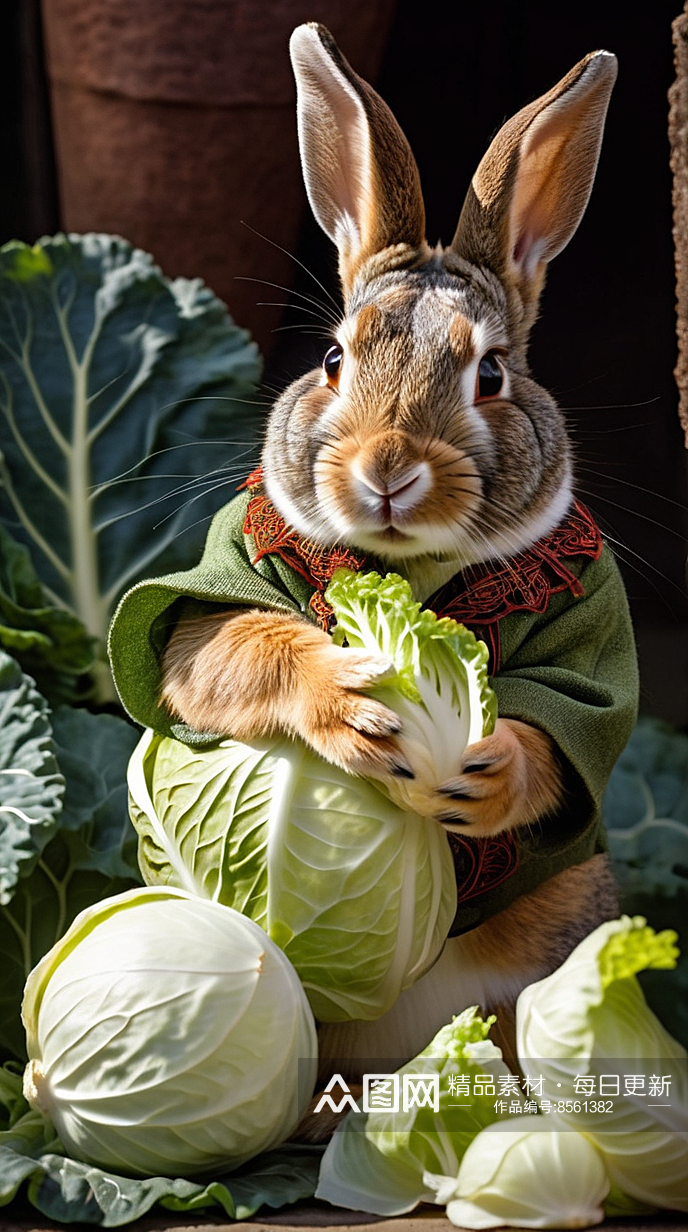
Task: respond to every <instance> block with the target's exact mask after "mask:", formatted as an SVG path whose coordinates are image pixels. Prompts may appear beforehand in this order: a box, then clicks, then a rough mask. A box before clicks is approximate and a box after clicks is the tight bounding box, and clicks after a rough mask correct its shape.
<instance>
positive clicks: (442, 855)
mask: <svg viewBox="0 0 688 1232" xmlns="http://www.w3.org/2000/svg"><path fill="white" fill-rule="evenodd" d="M128 778H129V790H130V795H131V801H130V811H131V816H132V820H133V822H134V825H135V826H136V828H137V830H138V832H139V864H140V867H141V871H142V873H143V876H144V879H145V880H146V881H147V882H148V883H149V884H160V885H176V886H180V887H181V888H182V889H185V890H187V891H189V892H191V893H193V894H197V895H200V896H202V897H204V898H207V899H214V900H216V901H217V902H220V903H224V904H226V905H227V906H230V907H234V908H235V909H236V910H238V911H241V912H243V913H244V914H246V915H249V916H251V917H252V919H254V920H255V921H256V922H257V923H258V924H260V925H261V926H262V927H263V928H264V929H265V930H266V932H267V933H268V934H269V935H270V937H272V939H273V940H274V941H275V942H276V943H277V944H278V945H280V946H281V947H282V949H283V950H284V952H285V954H286V955H287V957H288V958H289V959H290V961H291V962H292V963H293V965H294V966H295V968H296V970H297V971H298V973H299V976H300V978H301V980H302V981H303V984H304V987H305V989H306V992H307V994H308V998H309V1000H310V1003H311V1006H312V1009H313V1012H314V1014H315V1015H316V1017H317V1018H319V1019H321V1020H322V1021H328V1022H332V1021H342V1020H346V1019H351V1018H359V1019H372V1018H377V1017H379V1016H380V1015H381V1014H383V1013H385V1011H386V1010H388V1009H389V1008H390V1007H391V1006H392V1005H393V1004H394V1002H395V1001H396V999H397V997H398V996H399V993H400V992H401V991H402V989H403V988H406V987H408V986H409V985H410V984H411V983H413V982H414V981H415V980H416V979H417V978H418V977H419V976H420V975H422V974H423V972H424V971H426V970H427V969H428V967H430V966H431V964H432V963H433V962H434V961H435V959H436V958H437V956H438V955H439V953H440V950H441V949H442V946H443V945H444V941H445V938H446V936H447V933H448V931H449V928H450V926H451V922H452V919H453V917H454V912H455V910H456V883H455V878H454V864H453V860H452V856H451V852H450V849H449V844H448V842H447V837H446V834H445V833H444V831H443V830H442V828H441V826H440V825H439V824H438V823H437V822H434V821H429V820H426V819H424V818H422V817H418V816H417V815H416V814H415V813H410V812H406V811H402V810H401V809H400V808H398V807H397V806H396V805H395V804H393V803H392V802H391V801H390V800H389V799H388V798H387V797H386V796H385V795H383V794H382V792H381V791H378V789H377V788H376V787H375V786H374V785H372V784H371V783H369V782H367V781H366V780H365V779H361V778H356V777H353V776H352V775H348V774H346V773H345V772H344V771H343V770H339V769H338V768H337V767H335V766H331V765H329V764H328V763H327V762H325V761H323V760H322V759H321V758H319V757H318V756H316V754H314V753H312V752H310V751H309V750H308V749H307V748H306V746H305V745H304V744H301V743H299V742H298V741H293V740H287V739H285V740H282V741H273V742H269V743H268V742H264V743H261V744H253V745H248V744H239V743H237V742H236V741H232V740H223V741H221V742H219V743H218V744H216V745H214V746H211V747H207V746H206V747H204V748H200V749H194V748H191V747H189V746H188V745H185V744H182V743H181V742H180V741H177V740H173V739H171V738H169V737H165V736H159V735H155V734H154V733H153V732H151V731H148V732H146V733H144V735H143V737H142V739H141V741H140V743H139V745H138V747H137V749H136V750H135V751H134V754H133V756H132V759H131V761H130V764H129V775H128Z"/></svg>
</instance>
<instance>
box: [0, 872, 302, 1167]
mask: <svg viewBox="0 0 688 1232" xmlns="http://www.w3.org/2000/svg"><path fill="white" fill-rule="evenodd" d="M22 1017H23V1019H24V1024H25V1027H26V1034H27V1050H28V1055H29V1058H30V1060H29V1064H28V1065H27V1067H26V1071H25V1077H24V1092H25V1095H26V1098H27V1099H28V1101H29V1103H30V1104H31V1105H32V1106H33V1107H34V1108H36V1109H38V1110H40V1111H41V1112H42V1113H44V1114H45V1115H46V1116H47V1117H48V1118H49V1119H50V1120H51V1121H52V1122H53V1124H54V1125H55V1128H56V1129H57V1132H58V1134H59V1136H60V1139H61V1141H62V1143H63V1144H64V1146H65V1148H66V1149H67V1150H68V1151H69V1152H70V1153H71V1154H72V1155H73V1156H74V1157H75V1158H77V1159H83V1160H86V1161H87V1162H89V1163H94V1164H99V1165H100V1166H101V1167H105V1168H112V1169H114V1170H115V1171H118V1172H128V1173H133V1174H134V1175H137V1176H142V1175H143V1176H160V1175H162V1176H164V1175H171V1176H192V1175H194V1174H197V1173H201V1172H203V1173H208V1172H213V1171H217V1170H219V1169H222V1170H224V1171H228V1170H229V1169H231V1168H235V1167H237V1166H238V1165H239V1164H241V1163H243V1162H244V1161H245V1160H247V1159H250V1158H251V1157H252V1156H254V1155H256V1154H258V1153H259V1152H260V1151H263V1150H265V1149H267V1148H268V1147H271V1146H274V1145H276V1144H277V1143H279V1142H281V1141H283V1140H284V1139H285V1138H286V1137H287V1136H288V1135H289V1133H291V1132H292V1130H293V1129H294V1128H295V1126H296V1124H297V1123H298V1121H299V1119H300V1117H301V1115H302V1114H303V1112H304V1111H305V1108H306V1106H307V1104H308V1101H309V1099H310V1098H311V1095H312V1092H313V1087H314V1084H315V1077H316V1069H317V1041H316V1032H315V1024H314V1022H313V1017H312V1014H311V1011H310V1009H309V1007H308V1003H307V1001H306V998H305V996H304V993H303V990H302V988H301V985H300V983H299V980H298V977H297V975H296V973H295V971H294V970H293V968H292V967H291V965H290V963H289V962H288V961H287V960H286V959H285V957H284V955H283V954H282V952H281V951H280V950H279V949H278V948H277V946H275V945H273V944H272V942H271V941H270V940H269V938H268V937H266V935H265V933H264V932H263V931H262V930H261V929H260V928H259V927H258V926H257V925H256V924H254V923H253V921H252V920H249V919H246V918H245V917H243V916H241V915H239V914H238V913H237V912H235V911H232V910H230V909H229V908H227V907H222V906H220V905H219V904H218V903H211V902H207V901H205V900H203V899H200V898H194V897H191V896H190V895H187V894H185V893H183V892H181V891H179V890H166V889H162V888H155V889H135V890H131V891H129V892H128V893H126V894H121V895H118V896H116V897H114V898H108V899H104V900H103V901H102V902H100V903H98V904H96V905H95V906H93V907H89V908H87V909H86V910H85V911H82V912H81V914H80V915H79V916H77V918H76V920H75V921H74V923H73V924H72V926H71V928H70V929H69V930H68V931H67V933H66V934H65V935H64V937H63V938H62V939H61V940H60V941H59V942H58V943H57V944H56V945H54V946H53V948H52V949H51V950H50V951H49V952H48V953H47V954H46V955H45V957H44V958H43V959H42V960H41V962H40V963H39V964H38V966H37V967H35V968H34V970H33V971H32V972H31V974H30V976H29V978H28V980H27V983H26V989H25V993H24V1003H23V1007H22Z"/></svg>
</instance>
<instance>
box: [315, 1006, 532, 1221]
mask: <svg viewBox="0 0 688 1232" xmlns="http://www.w3.org/2000/svg"><path fill="white" fill-rule="evenodd" d="M493 1022H494V1018H488V1019H487V1021H483V1019H482V1018H480V1017H479V1015H478V1013H477V1009H476V1007H475V1006H473V1007H471V1008H470V1009H467V1010H464V1011H463V1013H462V1014H459V1015H458V1016H457V1017H456V1018H454V1019H453V1021H452V1022H451V1023H450V1024H449V1025H448V1026H446V1027H442V1029H441V1030H440V1031H438V1033H437V1035H436V1036H435V1038H434V1039H433V1040H432V1041H431V1043H429V1044H428V1046H427V1048H424V1049H423V1051H422V1052H421V1053H420V1054H419V1055H418V1056H417V1057H414V1059H413V1061H410V1062H409V1063H408V1065H404V1066H403V1067H402V1068H401V1069H400V1070H399V1074H400V1075H401V1076H402V1081H403V1075H404V1074H411V1075H435V1076H438V1077H439V1111H438V1112H435V1111H434V1110H433V1108H432V1107H430V1106H428V1105H425V1106H422V1107H412V1108H411V1109H409V1110H408V1111H400V1112H392V1111H385V1110H382V1109H376V1110H375V1111H371V1112H368V1113H364V1114H361V1113H357V1112H351V1113H349V1115H348V1116H347V1118H346V1120H345V1121H344V1123H343V1124H342V1125H341V1126H340V1128H339V1130H338V1131H337V1133H336V1134H335V1135H334V1137H333V1138H332V1141H331V1142H330V1143H329V1145H328V1147H327V1150H326V1151H325V1154H324V1156H323V1161H322V1164H321V1167H320V1179H319V1182H318V1188H317V1190H316V1195H315V1196H316V1197H317V1198H322V1199H324V1201H326V1202H331V1203H332V1204H333V1205H334V1206H347V1207H351V1208H353V1209H354V1210H362V1211H369V1212H371V1213H372V1214H375V1215H402V1214H404V1213H405V1212H407V1211H412V1210H413V1209H414V1207H416V1206H417V1205H418V1203H419V1202H422V1201H430V1202H432V1201H436V1200H437V1199H435V1198H434V1196H433V1184H432V1183H431V1182H429V1181H428V1180H427V1176H426V1174H429V1175H436V1174H442V1175H443V1176H452V1177H456V1174H457V1172H458V1170H459V1164H460V1161H461V1159H462V1157H463V1155H464V1152H465V1151H466V1150H467V1149H468V1147H469V1146H470V1144H471V1142H472V1141H473V1139H474V1138H475V1136H476V1134H478V1133H479V1131H480V1130H481V1129H483V1128H484V1127H485V1126H487V1125H490V1124H491V1123H492V1122H494V1121H496V1120H497V1115H498V1114H497V1113H496V1112H495V1108H494V1105H495V1096H494V1095H482V1096H480V1095H477V1096H471V1100H470V1102H469V1104H468V1106H467V1107H460V1106H457V1105H458V1104H460V1103H461V1100H460V1097H459V1096H457V1095H456V1094H453V1093H452V1086H451V1082H450V1079H451V1076H452V1075H458V1074H462V1075H464V1076H466V1075H468V1076H469V1077H470V1080H471V1082H473V1080H474V1079H475V1077H476V1075H477V1074H478V1073H481V1074H490V1075H492V1080H493V1082H495V1083H496V1082H497V1081H498V1080H499V1079H500V1078H510V1077H511V1075H510V1074H509V1070H508V1069H507V1067H506V1065H505V1063H504V1061H503V1060H502V1054H501V1052H500V1050H499V1048H497V1046H496V1045H495V1044H493V1042H492V1040H490V1039H488V1038H487V1036H488V1031H489V1029H490V1027H491V1025H492V1023H493ZM517 1089H518V1088H516V1090H517ZM510 1098H511V1099H512V1100H513V1099H515V1100H517V1101H518V1103H519V1104H522V1102H523V1101H522V1099H521V1097H520V1095H519V1094H515V1095H514V1094H512V1095H511V1096H510ZM463 1102H464V1103H465V1100H464V1101H463Z"/></svg>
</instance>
